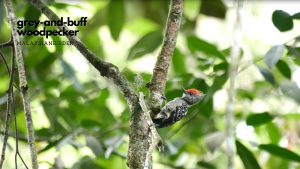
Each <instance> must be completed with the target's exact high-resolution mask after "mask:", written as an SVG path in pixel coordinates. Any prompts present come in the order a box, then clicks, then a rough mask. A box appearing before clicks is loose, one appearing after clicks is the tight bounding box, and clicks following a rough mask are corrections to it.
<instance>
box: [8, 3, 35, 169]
mask: <svg viewBox="0 0 300 169" xmlns="http://www.w3.org/2000/svg"><path fill="white" fill-rule="evenodd" d="M5 7H6V12H7V20H8V22H9V24H10V27H11V33H12V39H13V44H14V52H15V54H16V59H17V63H18V72H19V80H20V88H21V94H22V99H23V105H24V112H25V119H26V129H27V135H28V145H29V150H30V155H31V163H32V167H31V168H33V169H38V168H39V167H38V161H37V154H36V149H35V138H34V129H33V124H32V117H31V110H30V103H29V99H28V88H29V86H28V84H27V80H26V74H25V67H24V61H23V56H22V51H21V46H19V45H17V42H20V38H19V34H18V33H17V25H16V16H15V13H14V10H13V7H12V4H11V0H5ZM13 70H14V68H12V71H13ZM11 74H12V73H11Z"/></svg>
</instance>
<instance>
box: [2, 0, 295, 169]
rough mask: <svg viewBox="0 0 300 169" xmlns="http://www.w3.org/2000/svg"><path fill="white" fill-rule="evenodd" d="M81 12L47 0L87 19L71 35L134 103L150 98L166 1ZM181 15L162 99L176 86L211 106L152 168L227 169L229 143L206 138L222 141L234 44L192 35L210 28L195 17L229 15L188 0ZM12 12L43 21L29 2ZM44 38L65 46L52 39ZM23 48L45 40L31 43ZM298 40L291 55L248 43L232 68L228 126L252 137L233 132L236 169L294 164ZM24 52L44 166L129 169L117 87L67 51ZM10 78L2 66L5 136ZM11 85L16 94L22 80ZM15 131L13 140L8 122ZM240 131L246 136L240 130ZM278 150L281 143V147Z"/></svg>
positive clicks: (178, 127) (284, 48)
mask: <svg viewBox="0 0 300 169" xmlns="http://www.w3.org/2000/svg"><path fill="white" fill-rule="evenodd" d="M82 3H83V2H82ZM84 4H85V5H83V4H81V2H78V3H74V4H71V3H70V4H68V3H58V2H54V1H53V2H51V1H49V4H48V5H50V6H51V9H53V10H54V11H55V12H57V14H58V15H59V16H64V17H67V16H70V17H72V18H73V19H77V20H79V18H80V17H82V15H86V16H88V25H87V26H86V27H77V28H76V29H78V30H80V33H79V35H78V38H80V39H81V40H82V41H83V42H84V43H85V44H86V45H87V47H88V48H89V49H90V50H91V51H93V52H94V53H95V54H96V55H97V56H98V57H100V58H101V59H104V60H107V61H110V62H112V63H114V64H115V65H117V66H118V67H119V70H120V71H122V73H123V74H124V76H125V77H126V78H128V80H129V81H130V83H131V85H132V86H133V87H134V88H135V89H136V93H138V92H140V91H142V92H144V93H145V94H146V97H147V94H148V93H147V92H148V89H147V88H146V87H145V85H146V83H147V82H149V80H150V78H151V74H152V70H151V69H152V68H153V67H154V65H153V64H154V62H153V60H155V58H156V56H157V55H158V48H159V47H160V46H161V44H162V41H163V37H162V35H163V30H164V27H165V21H166V18H167V12H168V5H169V2H168V1H112V0H111V1H87V2H84ZM184 6H185V7H184V12H183V23H182V25H181V29H180V33H179V38H178V45H177V46H176V50H175V52H174V55H173V59H172V61H171V67H170V70H169V72H168V81H167V84H166V89H165V91H166V93H165V94H166V97H167V98H168V100H172V99H173V98H175V97H179V96H181V95H182V91H181V89H180V87H181V86H183V87H185V88H197V89H199V90H201V91H203V93H205V94H206V96H205V98H204V100H203V101H201V102H200V103H199V104H198V105H197V106H193V107H191V108H190V109H189V113H188V115H187V117H185V118H184V119H183V120H182V121H181V122H179V123H176V124H175V125H173V126H172V127H169V128H163V129H160V130H158V132H159V134H160V136H161V137H162V139H163V140H164V143H165V149H166V150H165V152H164V153H158V152H157V151H155V153H154V168H175V167H178V168H180V167H183V168H195V167H198V168H199V167H200V168H220V169H222V168H224V166H226V165H225V164H226V153H225V151H226V150H225V149H224V146H223V145H222V143H223V141H222V140H224V137H223V136H222V137H221V138H222V140H221V141H220V140H216V141H215V142H211V144H209V145H208V146H207V144H206V143H205V138H207V137H209V136H210V137H209V138H210V140H213V139H216V138H218V137H211V136H213V135H214V133H219V135H218V136H220V131H223V132H225V126H226V124H225V120H224V119H225V118H224V112H225V107H226V105H225V104H226V103H227V95H226V94H225V93H226V92H225V91H226V89H228V84H227V83H228V82H227V81H228V68H229V65H230V59H229V55H230V47H231V44H230V43H228V42H229V41H231V39H225V40H226V43H221V41H224V39H223V38H224V37H221V36H220V37H219V36H213V37H210V38H207V37H205V34H201V33H199V32H201V29H202V28H203V27H204V26H205V22H203V25H202V26H200V27H199V28H198V26H197V27H196V25H198V24H199V25H200V22H201V20H202V19H203V20H205V19H211V20H213V22H224V21H223V20H221V19H226V17H225V14H226V11H228V9H227V7H226V6H227V5H226V4H225V3H224V2H223V1H220V0H216V1H215V2H214V3H211V2H210V1H208V0H202V3H199V2H197V1H189V0H187V1H185V5H184ZM2 8H3V6H2V0H0V35H1V39H0V44H2V43H4V42H6V41H8V40H9V38H10V28H9V26H8V24H7V21H6V19H4V17H5V16H3V15H2V13H1V12H2V10H1V9H2ZM14 8H15V12H16V15H17V17H18V18H25V19H26V20H38V19H39V20H45V17H44V16H43V15H42V14H41V13H40V12H38V11H37V10H35V9H34V8H33V7H32V6H31V5H29V4H28V3H27V2H26V1H21V0H16V1H14ZM259 12H261V11H259ZM271 15H272V14H270V18H271V17H272V19H270V20H269V21H268V22H270V23H271V22H273V24H274V26H275V27H276V28H277V29H278V30H279V31H280V32H283V31H288V30H292V29H293V26H294V23H296V22H297V20H299V18H300V17H299V13H296V14H294V15H290V14H288V13H287V12H285V11H282V10H276V11H274V13H273V15H272V16H271ZM227 19H228V18H227ZM2 20H3V22H2ZM201 23H202V22H201ZM223 26H224V25H223ZM275 27H274V29H275ZM25 29H32V28H31V27H25ZM47 29H55V28H53V27H50V28H48V27H47ZM203 29H204V28H203ZM218 31H219V32H220V30H218ZM297 36H299V35H297ZM51 38H52V39H51V40H55V41H61V40H62V41H66V40H67V39H66V38H65V37H58V36H57V37H54V36H52V37H51ZM230 38H231V37H230ZM298 39H299V38H298ZM22 40H30V41H44V40H45V39H43V38H42V37H33V36H32V37H23V39H22ZM295 41H296V42H295V45H294V44H293V45H291V44H289V43H286V42H282V44H279V45H274V46H273V47H272V46H271V45H269V44H264V43H263V42H257V41H254V40H252V39H251V38H249V37H245V47H243V53H241V57H240V65H239V70H238V71H239V74H238V80H237V84H238V85H237V97H236V99H235V104H236V109H235V121H234V125H235V126H236V127H237V130H236V131H238V126H239V125H240V124H242V123H243V122H246V124H247V125H249V126H248V127H250V126H253V127H254V128H253V132H251V134H250V135H253V137H251V138H242V137H239V134H241V133H238V132H236V133H235V134H236V135H235V136H236V139H237V140H236V149H237V156H236V161H237V163H236V166H237V167H236V168H243V167H245V168H247V169H248V168H249V169H250V168H266V169H267V168H272V166H274V164H273V165H272V163H276V164H278V165H277V166H290V167H293V166H299V161H300V160H299V152H300V147H299V143H298V142H297V140H298V134H297V133H299V127H297V125H298V124H297V120H299V118H300V117H299V114H297V109H298V106H299V103H300V98H299V96H300V94H299V93H300V89H299V86H298V85H297V84H296V83H295V82H294V81H293V79H292V75H293V73H295V71H296V70H297V69H299V65H300V61H299V60H300V54H299V52H300V50H299V47H298V48H297V42H298V40H297V39H296V40H295ZM224 44H225V45H224ZM220 46H222V47H220ZM244 49H245V50H244ZM22 50H23V53H24V62H25V68H26V73H27V76H28V83H29V86H30V90H29V93H30V94H31V96H30V100H31V107H32V113H33V123H34V127H35V134H36V139H37V144H36V145H37V151H38V152H39V154H38V158H39V162H40V166H41V167H44V168H51V167H53V166H57V165H58V163H59V161H60V160H57V159H61V161H62V162H63V165H64V167H65V168H73V169H75V168H90V169H94V168H108V169H110V168H126V158H127V156H126V154H127V151H128V132H129V126H130V124H129V117H130V114H129V107H128V106H127V103H126V101H125V99H124V98H123V96H122V95H121V93H120V92H119V91H118V89H117V88H116V87H115V86H113V85H112V83H111V82H109V81H108V80H107V79H104V78H102V77H101V76H100V75H99V73H98V72H97V71H96V70H94V68H93V67H92V66H91V65H89V63H87V61H85V60H84V58H83V57H82V56H81V55H80V54H78V52H77V51H76V50H75V49H74V48H73V47H72V46H60V45H57V46H42V45H35V46H22ZM1 51H2V52H3V53H4V55H5V57H6V59H7V60H8V61H9V62H10V57H9V56H10V54H11V53H10V49H9V48H1ZM249 56H251V57H249ZM249 60H251V61H250V62H251V63H249ZM254 62H255V64H254ZM16 76H18V75H17V74H16ZM8 79H9V78H8V76H7V73H6V70H5V66H4V65H3V63H2V62H0V81H1V83H0V93H1V95H0V117H1V118H0V119H1V129H2V128H3V126H4V124H3V123H4V121H3V120H4V119H5V109H6V94H5V91H6V90H7V86H8ZM15 79H18V77H16V78H15ZM15 83H16V84H17V85H18V81H17V80H15ZM298 83H299V82H298ZM270 84H271V85H270ZM15 93H16V94H15V95H16V105H17V112H18V117H17V121H18V131H19V133H20V138H21V137H22V136H23V139H20V142H21V143H20V144H21V145H20V146H21V150H20V151H21V152H20V153H21V154H22V155H23V158H24V159H25V161H29V157H27V156H26V152H27V151H26V148H27V147H26V137H25V134H26V133H25V132H26V128H25V122H24V113H23V111H22V110H23V109H22V100H21V97H20V93H18V92H17V91H16V92H15ZM10 126H11V131H14V127H13V126H14V125H13V123H12V122H11V125H10ZM250 128H251V127H250ZM242 132H244V133H246V134H244V135H247V130H243V131H242ZM206 140H207V139H206ZM241 140H243V141H241ZM285 142H288V145H284V146H282V143H285ZM9 146H10V147H12V149H11V150H9V149H8V150H7V151H8V153H7V158H6V161H5V162H6V163H5V165H6V167H7V168H11V167H12V166H13V165H14V163H13V152H14V149H15V147H14V142H12V141H11V142H9ZM257 147H258V149H257ZM212 150H213V151H214V153H213V154H211V152H210V151H212ZM266 152H267V153H268V154H269V156H267V157H266V156H264V155H263V154H262V153H266ZM261 158H264V159H263V160H261ZM55 159H56V160H55Z"/></svg>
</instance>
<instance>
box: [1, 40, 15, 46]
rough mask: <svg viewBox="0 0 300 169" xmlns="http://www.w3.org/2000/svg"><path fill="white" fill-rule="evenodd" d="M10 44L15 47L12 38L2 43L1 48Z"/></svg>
mask: <svg viewBox="0 0 300 169" xmlns="http://www.w3.org/2000/svg"><path fill="white" fill-rule="evenodd" d="M9 46H10V47H13V46H14V42H13V41H12V40H10V41H8V42H5V43H2V44H0V48H4V47H9Z"/></svg>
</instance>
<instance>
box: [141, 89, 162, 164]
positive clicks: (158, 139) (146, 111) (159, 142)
mask: <svg viewBox="0 0 300 169" xmlns="http://www.w3.org/2000/svg"><path fill="white" fill-rule="evenodd" d="M144 97H145V95H144V94H143V93H142V92H140V96H139V100H140V102H139V103H140V105H141V107H142V110H143V112H144V117H145V119H146V121H147V123H148V126H149V128H150V130H151V133H152V135H153V138H154V140H153V143H152V144H151V146H150V147H149V150H148V152H147V157H146V161H145V167H144V168H149V166H151V156H152V152H153V150H154V148H155V147H156V146H157V147H158V150H159V151H160V152H162V151H164V145H163V141H162V139H161V137H160V136H159V134H158V133H157V131H156V128H155V127H154V124H153V122H152V119H151V117H150V114H149V113H150V110H149V109H148V108H147V106H146V103H145V100H144Z"/></svg>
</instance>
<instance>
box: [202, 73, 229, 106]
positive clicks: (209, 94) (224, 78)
mask: <svg viewBox="0 0 300 169" xmlns="http://www.w3.org/2000/svg"><path fill="white" fill-rule="evenodd" d="M227 79H228V77H227V72H225V73H223V74H222V75H220V76H218V77H216V78H215V80H214V84H213V85H212V86H211V87H209V89H208V90H207V93H206V95H205V97H204V100H203V102H204V103H206V102H207V101H208V100H209V99H211V98H212V97H213V95H214V93H215V92H216V91H218V90H219V89H221V88H222V86H223V85H224V84H225V83H226V81H227Z"/></svg>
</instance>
